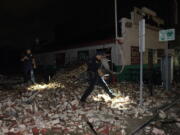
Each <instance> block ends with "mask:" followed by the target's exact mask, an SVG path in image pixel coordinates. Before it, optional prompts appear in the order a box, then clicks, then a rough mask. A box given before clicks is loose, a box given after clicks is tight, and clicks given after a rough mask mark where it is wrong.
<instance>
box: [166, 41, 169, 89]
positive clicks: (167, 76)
mask: <svg viewBox="0 0 180 135" xmlns="http://www.w3.org/2000/svg"><path fill="white" fill-rule="evenodd" d="M165 53H166V59H165V62H166V63H165V66H166V68H165V69H166V70H165V77H166V81H165V82H166V90H168V89H169V62H168V42H167V46H166V52H165Z"/></svg>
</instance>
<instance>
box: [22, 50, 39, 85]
mask: <svg viewBox="0 0 180 135" xmlns="http://www.w3.org/2000/svg"><path fill="white" fill-rule="evenodd" d="M21 62H22V69H23V76H24V82H25V83H27V82H28V81H31V82H32V83H33V84H35V77H34V69H35V68H36V63H35V59H34V57H33V55H32V53H31V50H30V49H27V50H26V52H25V54H23V56H22V58H21Z"/></svg>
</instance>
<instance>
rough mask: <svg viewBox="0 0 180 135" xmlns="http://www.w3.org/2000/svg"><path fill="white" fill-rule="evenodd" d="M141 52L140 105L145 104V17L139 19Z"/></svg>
mask: <svg viewBox="0 0 180 135" xmlns="http://www.w3.org/2000/svg"><path fill="white" fill-rule="evenodd" d="M139 52H140V103H139V104H140V106H142V104H143V53H144V52H145V19H142V20H140V21H139Z"/></svg>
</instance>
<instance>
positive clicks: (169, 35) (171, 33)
mask: <svg viewBox="0 0 180 135" xmlns="http://www.w3.org/2000/svg"><path fill="white" fill-rule="evenodd" d="M173 40H175V29H167V30H160V31H159V41H173Z"/></svg>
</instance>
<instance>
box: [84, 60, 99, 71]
mask: <svg viewBox="0 0 180 135" xmlns="http://www.w3.org/2000/svg"><path fill="white" fill-rule="evenodd" d="M87 65H88V71H91V72H96V73H97V72H98V69H99V68H100V67H101V62H100V61H99V60H98V59H96V57H93V58H92V59H90V60H89V61H88V62H87Z"/></svg>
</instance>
